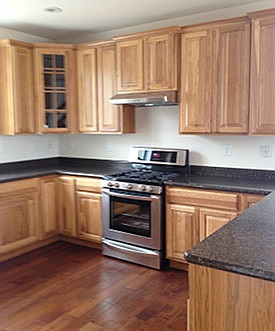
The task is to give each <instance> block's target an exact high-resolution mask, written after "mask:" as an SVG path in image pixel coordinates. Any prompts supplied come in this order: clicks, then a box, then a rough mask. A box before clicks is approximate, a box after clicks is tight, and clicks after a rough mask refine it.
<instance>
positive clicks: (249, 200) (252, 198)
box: [240, 194, 264, 212]
mask: <svg viewBox="0 0 275 331" xmlns="http://www.w3.org/2000/svg"><path fill="white" fill-rule="evenodd" d="M263 198H264V195H257V194H242V196H241V210H240V211H241V212H243V211H245V210H246V209H248V208H250V207H252V206H254V205H255V204H256V203H257V202H258V201H260V200H262V199H263Z"/></svg>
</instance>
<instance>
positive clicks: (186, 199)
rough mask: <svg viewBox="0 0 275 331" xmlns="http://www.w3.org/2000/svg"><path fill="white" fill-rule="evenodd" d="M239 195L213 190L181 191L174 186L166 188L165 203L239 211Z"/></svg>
mask: <svg viewBox="0 0 275 331" xmlns="http://www.w3.org/2000/svg"><path fill="white" fill-rule="evenodd" d="M239 200H240V195H239V194H238V193H227V192H223V191H215V190H213V191H212V190H200V189H183V188H179V187H175V186H171V187H167V189H166V202H167V203H175V204H185V205H186V204H187V205H192V206H199V207H201V206H204V207H212V208H220V209H227V210H235V211H237V210H238V209H239Z"/></svg>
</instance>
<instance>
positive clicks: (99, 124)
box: [77, 41, 135, 133]
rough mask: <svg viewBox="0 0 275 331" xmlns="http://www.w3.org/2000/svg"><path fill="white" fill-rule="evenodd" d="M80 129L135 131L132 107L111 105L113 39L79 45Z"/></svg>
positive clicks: (113, 64)
mask: <svg viewBox="0 0 275 331" xmlns="http://www.w3.org/2000/svg"><path fill="white" fill-rule="evenodd" d="M77 64H78V66H77V72H78V111H79V131H80V132H83V133H134V132H135V114H134V111H135V110H134V107H130V106H117V105H111V104H110V102H109V99H110V98H111V97H112V96H113V95H114V94H116V91H117V88H116V79H115V78H116V74H115V70H116V48H115V45H114V43H113V42H111V41H110V42H103V43H97V44H96V43H93V44H87V45H80V46H78V50H77Z"/></svg>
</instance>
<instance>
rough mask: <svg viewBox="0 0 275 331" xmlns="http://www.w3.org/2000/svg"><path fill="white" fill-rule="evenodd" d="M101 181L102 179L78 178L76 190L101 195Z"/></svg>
mask: <svg viewBox="0 0 275 331" xmlns="http://www.w3.org/2000/svg"><path fill="white" fill-rule="evenodd" d="M101 181H102V180H101V179H100V178H87V177H86V178H77V179H76V190H77V191H86V192H97V193H101Z"/></svg>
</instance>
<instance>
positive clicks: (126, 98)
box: [110, 91, 178, 107]
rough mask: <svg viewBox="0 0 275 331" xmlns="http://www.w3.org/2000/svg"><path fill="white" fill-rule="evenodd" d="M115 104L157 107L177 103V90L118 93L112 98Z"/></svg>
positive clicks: (111, 101) (112, 102)
mask: <svg viewBox="0 0 275 331" xmlns="http://www.w3.org/2000/svg"><path fill="white" fill-rule="evenodd" d="M110 103H111V104H113V105H131V106H136V107H156V106H171V105H177V104H178V101H177V92H176V91H164V92H144V93H126V94H116V95H115V96H113V97H112V98H111V99H110Z"/></svg>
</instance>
